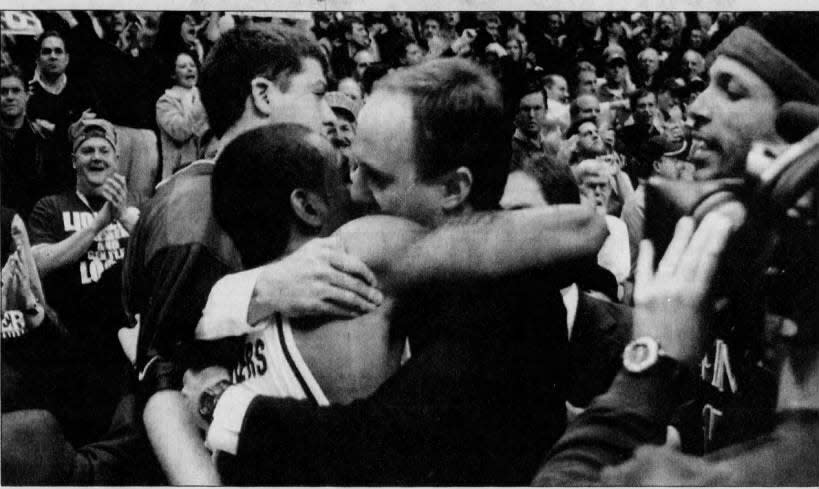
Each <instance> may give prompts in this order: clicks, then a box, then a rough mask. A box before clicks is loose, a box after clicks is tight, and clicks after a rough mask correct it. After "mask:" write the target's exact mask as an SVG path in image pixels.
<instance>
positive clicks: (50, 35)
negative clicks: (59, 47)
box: [37, 30, 68, 54]
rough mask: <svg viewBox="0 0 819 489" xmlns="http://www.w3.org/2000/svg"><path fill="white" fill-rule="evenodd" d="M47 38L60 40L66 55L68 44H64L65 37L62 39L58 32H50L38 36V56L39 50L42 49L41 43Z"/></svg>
mask: <svg viewBox="0 0 819 489" xmlns="http://www.w3.org/2000/svg"><path fill="white" fill-rule="evenodd" d="M49 37H56V38H57V39H60V40H61V41H62V42H63V45H64V46H65V52H66V53H67V52H68V42H66V40H65V37H63V35H62V34H60V33H59V32H58V31H54V30H50V31H45V32H43V33H42V34H40V37H38V38H37V54H40V48H42V47H43V41H45V40H46V39H48V38H49Z"/></svg>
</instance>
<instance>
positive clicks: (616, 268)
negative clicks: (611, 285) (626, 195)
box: [597, 215, 631, 284]
mask: <svg viewBox="0 0 819 489" xmlns="http://www.w3.org/2000/svg"><path fill="white" fill-rule="evenodd" d="M606 226H607V227H608V230H609V236H608V238H606V241H605V242H604V243H603V247H602V248H600V252H599V253H598V254H597V263H598V264H599V265H600V266H601V267H603V268H605V269H607V270H609V271H610V272H611V273H612V274H613V275H614V278H615V279H616V280H617V283H618V284H621V283H623V281H625V280H626V279H627V278H628V276H629V272H630V271H631V253H630V249H629V242H628V229H627V228H626V223H624V222H623V221H622V220H621V219H619V218H617V217H614V216H608V215H607V216H606Z"/></svg>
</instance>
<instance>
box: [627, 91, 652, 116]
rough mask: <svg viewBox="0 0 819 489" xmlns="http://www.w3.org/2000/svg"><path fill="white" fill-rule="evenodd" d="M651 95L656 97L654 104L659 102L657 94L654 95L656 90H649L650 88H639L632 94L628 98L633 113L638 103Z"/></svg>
mask: <svg viewBox="0 0 819 489" xmlns="http://www.w3.org/2000/svg"><path fill="white" fill-rule="evenodd" d="M649 95H654V102H657V94H656V93H654V90H649V89H648V88H638V89H637V90H635V91H633V92H631V95H629V96H628V101H629V103H630V104H631V110H632V112H633V111H634V110H635V109H636V108H637V101H638V100H640V99H641V98H643V97H647V96H649Z"/></svg>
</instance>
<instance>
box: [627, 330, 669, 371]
mask: <svg viewBox="0 0 819 489" xmlns="http://www.w3.org/2000/svg"><path fill="white" fill-rule="evenodd" d="M659 350H660V347H659V345H658V344H657V342H656V341H655V340H654V339H652V338H648V337H643V338H638V339H636V340H634V341H632V342H631V343H629V344H628V346H626V349H625V351H624V352H623V367H625V369H626V370H628V371H629V372H632V373H639V372H643V371H644V370H646V369H647V368H649V367H651V366H652V365H654V364H655V363H657V358H658V355H659Z"/></svg>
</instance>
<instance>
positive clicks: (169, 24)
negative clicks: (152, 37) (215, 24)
mask: <svg viewBox="0 0 819 489" xmlns="http://www.w3.org/2000/svg"><path fill="white" fill-rule="evenodd" d="M199 17H200V16H199V15H198V14H197V13H195V12H162V14H160V16H159V29H158V31H157V36H156V41H155V43H154V50H155V51H156V53H157V54H158V55H159V57H160V58H161V59H162V62H163V63H164V64H165V65H166V66H167V67H168V70H172V69H173V65H174V64H175V63H176V57H177V55H178V54H179V53H187V54H188V55H189V56H190V57H191V58H193V59H194V60H196V63H197V64H199V65H201V64H202V61H204V59H205V55H206V54H207V49H206V45H205V44H204V43H203V42H202V41H200V39H199V34H200V32H201V31H202V30H203V29H204V27H205V25H207V24H208V19H207V18H205V19H203V20H204V22H202V21H201V20H200V19H199ZM207 47H209V46H207Z"/></svg>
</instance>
